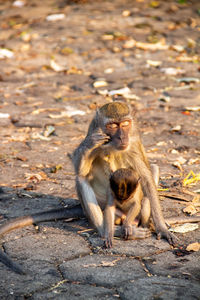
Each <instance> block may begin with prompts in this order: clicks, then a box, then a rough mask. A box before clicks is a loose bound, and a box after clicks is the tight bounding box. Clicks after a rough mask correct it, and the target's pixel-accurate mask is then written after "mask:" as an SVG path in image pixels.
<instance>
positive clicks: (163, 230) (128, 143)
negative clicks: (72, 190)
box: [73, 101, 177, 245]
mask: <svg viewBox="0 0 200 300" xmlns="http://www.w3.org/2000/svg"><path fill="white" fill-rule="evenodd" d="M73 162H74V167H75V172H76V190H77V194H78V197H79V199H80V202H81V204H82V207H83V210H84V212H85V214H86V216H87V218H88V219H89V220H90V222H91V224H92V225H93V227H94V228H96V230H97V231H98V233H99V235H100V236H101V237H103V236H104V217H103V211H104V209H105V207H106V201H107V197H106V193H107V189H108V185H109V176H110V174H111V172H114V171H116V170H117V169H120V168H131V169H132V170H133V171H135V172H137V173H138V175H139V177H140V184H141V188H142V192H143V194H144V197H147V198H148V199H149V202H150V207H151V215H152V219H153V222H154V226H155V231H156V234H157V238H161V237H162V238H165V239H167V240H168V242H169V244H171V245H175V244H177V238H176V236H175V235H174V234H172V233H171V232H170V231H169V230H168V228H167V226H166V224H165V220H164V217H163V214H162V211H161V206H160V203H159V198H158V193H157V189H156V184H155V182H154V180H153V176H152V172H151V170H150V164H149V162H148V159H147V156H146V154H145V150H144V147H143V145H142V142H141V140H140V136H139V132H138V128H137V122H136V118H135V115H133V112H132V111H131V108H130V106H128V105H127V104H126V103H124V102H120V101H119V102H111V103H107V104H105V105H103V106H102V107H101V108H100V109H98V110H97V112H96V115H95V117H94V118H93V120H92V121H91V123H90V125H89V128H88V133H87V135H86V137H85V139H84V140H83V141H82V142H81V144H80V145H79V146H78V148H77V149H76V150H75V151H74V153H73ZM141 229H142V228H137V227H135V230H134V232H135V234H136V235H137V236H138V233H139V231H140V232H141Z"/></svg>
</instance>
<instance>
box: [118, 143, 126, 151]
mask: <svg viewBox="0 0 200 300" xmlns="http://www.w3.org/2000/svg"><path fill="white" fill-rule="evenodd" d="M127 147H128V145H127V144H120V145H119V146H118V149H119V150H126V149H127Z"/></svg>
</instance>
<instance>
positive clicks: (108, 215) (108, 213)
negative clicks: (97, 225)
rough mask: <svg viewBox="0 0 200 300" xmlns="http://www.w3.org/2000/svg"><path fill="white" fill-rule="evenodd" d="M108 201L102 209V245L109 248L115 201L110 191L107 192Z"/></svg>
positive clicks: (110, 245) (111, 238)
mask: <svg viewBox="0 0 200 300" xmlns="http://www.w3.org/2000/svg"><path fill="white" fill-rule="evenodd" d="M107 197H108V202H107V205H106V208H105V210H104V238H105V240H104V246H105V248H111V247H112V242H113V236H114V224H115V211H116V209H115V202H114V197H113V195H112V194H111V192H110V191H109V192H108V196H107Z"/></svg>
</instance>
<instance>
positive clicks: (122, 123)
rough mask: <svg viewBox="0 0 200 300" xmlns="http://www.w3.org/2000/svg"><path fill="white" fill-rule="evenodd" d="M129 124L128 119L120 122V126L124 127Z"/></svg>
mask: <svg viewBox="0 0 200 300" xmlns="http://www.w3.org/2000/svg"><path fill="white" fill-rule="evenodd" d="M129 125H130V121H128V120H126V121H123V122H121V126H122V127H126V126H129Z"/></svg>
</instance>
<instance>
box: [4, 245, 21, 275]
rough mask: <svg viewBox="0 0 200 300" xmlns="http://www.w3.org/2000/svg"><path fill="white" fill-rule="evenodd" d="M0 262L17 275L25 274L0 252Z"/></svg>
mask: <svg viewBox="0 0 200 300" xmlns="http://www.w3.org/2000/svg"><path fill="white" fill-rule="evenodd" d="M0 261H1V262H2V263H3V264H4V265H6V266H7V267H8V268H9V269H11V270H12V271H14V272H15V273H17V274H20V275H24V274H26V273H25V272H24V271H23V270H22V268H21V267H20V266H18V264H16V263H15V262H13V261H12V260H11V259H10V258H9V257H8V255H7V254H6V253H4V252H3V251H1V250H0Z"/></svg>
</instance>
